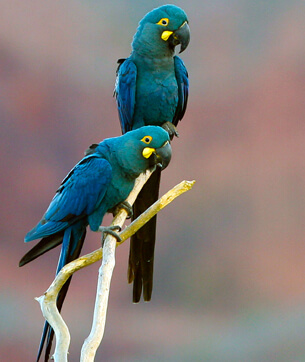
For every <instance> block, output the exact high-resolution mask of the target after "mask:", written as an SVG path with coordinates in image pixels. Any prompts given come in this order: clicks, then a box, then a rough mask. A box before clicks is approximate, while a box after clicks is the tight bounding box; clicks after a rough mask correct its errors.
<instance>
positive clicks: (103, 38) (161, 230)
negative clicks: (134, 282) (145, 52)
mask: <svg viewBox="0 0 305 362" xmlns="http://www.w3.org/2000/svg"><path fill="white" fill-rule="evenodd" d="M161 4H162V2H160V1H140V0H135V1H126V0H125V1H124V0H118V1H113V0H111V1H110V0H104V1H93V0H90V1H89V0H87V1H85V0H83V1H77V0H66V1H41V0H27V1H24V0H3V1H2V3H1V10H0V122H1V133H0V137H1V138H0V154H1V156H0V157H1V158H0V166H1V170H0V175H1V188H0V193H1V194H0V195H1V196H0V198H1V215H0V216H1V229H0V236H1V246H2V247H1V256H0V258H1V262H0V268H1V269H0V273H1V274H0V275H1V291H0V325H1V327H0V328H1V331H0V359H1V361H33V360H34V358H35V355H36V350H37V347H38V342H39V338H40V333H41V328H42V324H43V319H42V316H41V313H40V309H39V306H38V303H37V302H35V301H34V299H33V298H34V297H35V296H39V295H41V294H42V293H43V292H44V291H45V289H46V288H47V286H48V285H49V284H50V282H51V280H52V278H53V275H54V270H55V268H56V263H57V258H58V254H59V250H54V251H53V252H52V253H50V254H49V255H45V256H44V257H42V258H41V260H37V261H35V262H33V263H32V264H30V265H27V266H26V267H24V268H22V269H18V267H17V264H18V260H19V259H20V257H21V256H22V255H23V254H24V253H25V252H26V251H27V250H28V249H29V248H30V247H31V246H32V245H33V244H32V245H25V244H23V237H24V235H25V233H26V232H27V231H28V230H29V229H31V228H32V227H33V226H34V225H35V224H36V222H37V221H38V220H39V218H40V217H41V216H42V214H43V212H44V211H45V209H46V207H47V206H48V203H49V202H50V200H51V198H52V197H53V195H54V192H55V190H56V188H57V187H58V185H59V183H60V182H61V180H62V179H63V177H64V176H65V175H66V174H67V172H68V171H69V170H70V168H72V167H73V165H74V164H75V163H76V162H77V161H78V160H79V159H80V158H81V157H82V155H83V151H84V150H85V149H86V148H87V146H88V145H89V144H91V143H93V142H99V141H101V140H102V139H103V138H105V137H112V136H117V135H119V134H120V127H119V122H118V117H117V112H116V105H115V101H114V99H113V98H112V91H113V86H114V80H115V69H116V60H117V58H120V57H126V56H128V55H129V52H130V42H131V40H132V36H133V34H134V32H135V29H136V26H137V23H138V21H139V19H140V18H141V17H142V16H143V15H144V14H145V13H146V12H147V11H149V10H151V9H152V8H154V7H156V6H158V5H161ZM176 4H177V5H179V6H181V7H183V8H184V9H185V10H186V12H187V13H188V15H189V19H190V27H191V32H192V33H191V35H192V38H191V43H190V45H189V47H188V49H187V50H186V52H185V53H183V54H182V58H183V59H184V61H185V63H186V65H187V67H188V70H189V73H190V82H191V91H190V101H189V106H188V110H187V113H186V116H185V118H184V119H183V122H182V123H181V124H180V125H179V132H180V138H179V139H175V141H174V143H173V159H172V162H171V165H170V166H169V167H168V169H167V170H166V171H165V172H164V174H163V179H162V192H163V191H164V192H165V191H166V190H167V189H169V188H170V187H172V186H173V185H175V184H176V183H178V182H180V181H181V180H182V179H196V180H197V183H196V186H195V188H194V189H193V191H191V192H189V193H187V194H185V195H184V196H182V197H181V198H180V199H178V200H177V201H176V202H175V203H173V204H172V205H170V206H169V207H168V208H167V209H166V210H164V211H163V212H162V213H161V214H159V226H158V235H159V238H158V239H159V240H158V245H157V249H156V261H155V286H154V293H153V300H152V302H151V303H148V304H144V303H141V304H140V305H133V304H132V303H131V287H130V286H128V285H127V283H126V270H127V257H128V243H126V245H124V246H122V247H120V248H119V249H118V251H117V265H116V269H115V272H114V278H113V282H112V289H111V295H110V307H109V312H108V319H107V326H106V332H105V337H104V340H103V343H102V346H101V348H100V349H99V352H98V355H97V358H96V360H97V361H100V360H103V361H127V362H129V361H153V360H154V361H155V360H158V361H199V360H203V361H213V362H214V361H219V362H223V361H225V362H226V361H232V362H236V361H241V362H242V361H243V362H244V361H247V362H248V361H283V362H289V361H291V362H292V361H293V362H294V361H305V242H304V241H305V240H304V239H305V226H304V225H305V222H304V219H305V206H304V205H305V145H304V139H305V64H304V63H305V40H304V35H305V25H304V24H305V21H304V14H305V3H304V1H303V0H299V1H297V0H291V1H287V0H268V1H263V0H257V1H252V0H235V1H234V0H204V1H202V0H192V1H184V2H183V1H177V2H176ZM109 220H110V219H109V218H106V219H105V221H104V224H107V223H109ZM98 246H99V235H97V234H94V233H91V232H90V233H89V237H88V240H87V241H86V245H85V250H84V252H89V251H92V250H93V249H96V248H97V247H98ZM97 268H98V265H96V266H93V267H91V268H88V269H87V270H84V271H81V272H79V273H77V275H76V276H75V277H74V280H73V281H72V285H71V290H70V294H69V295H68V298H67V300H66V303H65V305H64V308H63V314H64V317H65V319H66V321H67V322H68V324H69V325H70V327H71V333H72V344H71V355H70V360H71V361H76V360H77V358H78V357H77V356H78V355H79V350H80V347H81V341H82V340H83V339H84V338H85V337H86V336H87V335H88V333H89V330H90V324H91V319H92V309H93V303H94V298H95V285H96V279H97Z"/></svg>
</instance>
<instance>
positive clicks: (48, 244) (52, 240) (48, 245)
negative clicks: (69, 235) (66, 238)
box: [19, 231, 64, 266]
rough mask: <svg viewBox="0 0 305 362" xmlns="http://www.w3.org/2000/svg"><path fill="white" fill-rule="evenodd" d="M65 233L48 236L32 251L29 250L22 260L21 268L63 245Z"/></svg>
mask: <svg viewBox="0 0 305 362" xmlns="http://www.w3.org/2000/svg"><path fill="white" fill-rule="evenodd" d="M63 235H64V232H63V231H62V232H59V233H57V234H54V235H50V236H47V237H45V238H43V239H41V240H40V241H39V243H38V244H36V245H35V246H34V247H33V248H32V249H31V250H29V251H28V252H27V253H26V254H25V255H24V256H23V257H22V258H21V260H20V262H19V266H23V265H25V264H27V263H29V262H30V261H32V260H34V259H36V258H38V257H39V256H40V255H43V254H44V253H46V252H47V251H49V250H51V249H53V248H55V247H56V246H58V245H59V244H61V243H62V240H63Z"/></svg>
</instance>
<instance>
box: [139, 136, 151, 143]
mask: <svg viewBox="0 0 305 362" xmlns="http://www.w3.org/2000/svg"><path fill="white" fill-rule="evenodd" d="M141 141H142V142H144V143H146V144H147V145H149V144H150V142H151V141H152V137H151V136H145V137H143V138H142V139H141Z"/></svg>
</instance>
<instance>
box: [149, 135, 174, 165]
mask: <svg viewBox="0 0 305 362" xmlns="http://www.w3.org/2000/svg"><path fill="white" fill-rule="evenodd" d="M151 158H152V163H153V164H154V165H159V166H161V168H162V170H164V169H165V168H166V167H167V166H168V164H169V163H170V160H171V158H172V148H171V145H170V143H169V142H168V141H167V142H165V144H164V145H163V146H162V147H160V148H156V151H155V152H154V153H153V154H152V156H151Z"/></svg>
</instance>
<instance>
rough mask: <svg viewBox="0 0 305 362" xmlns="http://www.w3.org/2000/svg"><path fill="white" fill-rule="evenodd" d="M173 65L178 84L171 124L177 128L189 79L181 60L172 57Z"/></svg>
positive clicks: (185, 100) (183, 111)
mask: <svg viewBox="0 0 305 362" xmlns="http://www.w3.org/2000/svg"><path fill="white" fill-rule="evenodd" d="M174 64H175V75H176V79H177V84H178V104H177V108H176V112H175V115H174V118H173V122H172V123H173V124H174V125H175V126H177V124H178V122H179V121H181V119H182V118H183V116H184V113H185V110H186V106H187V99H188V94H189V79H188V73H187V70H186V67H185V65H184V63H183V60H182V59H181V58H179V57H178V56H177V55H176V56H174Z"/></svg>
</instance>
